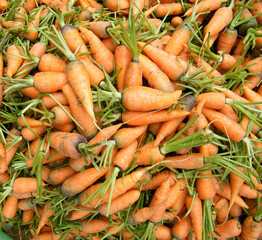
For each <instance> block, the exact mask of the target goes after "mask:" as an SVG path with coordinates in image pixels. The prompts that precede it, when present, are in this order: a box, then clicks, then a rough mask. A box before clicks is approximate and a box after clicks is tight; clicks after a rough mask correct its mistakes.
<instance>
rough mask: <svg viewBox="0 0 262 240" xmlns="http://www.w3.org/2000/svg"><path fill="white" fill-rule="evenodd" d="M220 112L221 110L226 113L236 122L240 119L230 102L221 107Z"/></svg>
mask: <svg viewBox="0 0 262 240" xmlns="http://www.w3.org/2000/svg"><path fill="white" fill-rule="evenodd" d="M219 112H221V113H222V114H224V115H225V116H227V117H228V118H230V119H232V120H233V121H235V122H238V121H239V118H238V116H237V114H236V113H235V111H234V110H233V108H232V107H231V106H230V105H228V104H225V106H224V107H222V108H220V109H219Z"/></svg>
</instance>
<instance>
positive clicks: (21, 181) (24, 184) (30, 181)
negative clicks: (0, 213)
mask: <svg viewBox="0 0 262 240" xmlns="http://www.w3.org/2000/svg"><path fill="white" fill-rule="evenodd" d="M42 185H43V186H44V183H42ZM12 189H13V193H16V194H23V193H31V192H36V190H37V183H36V178H30V177H27V178H26V177H18V178H16V179H15V180H14V183H13V186H12Z"/></svg>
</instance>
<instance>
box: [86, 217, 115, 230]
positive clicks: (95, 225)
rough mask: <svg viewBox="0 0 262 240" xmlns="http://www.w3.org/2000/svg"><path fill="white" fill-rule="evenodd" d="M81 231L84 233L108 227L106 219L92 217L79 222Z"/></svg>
mask: <svg viewBox="0 0 262 240" xmlns="http://www.w3.org/2000/svg"><path fill="white" fill-rule="evenodd" d="M81 226H82V231H83V232H84V233H98V232H101V231H104V230H105V229H107V228H109V227H110V223H109V221H108V220H102V219H92V220H85V221H82V222H81Z"/></svg>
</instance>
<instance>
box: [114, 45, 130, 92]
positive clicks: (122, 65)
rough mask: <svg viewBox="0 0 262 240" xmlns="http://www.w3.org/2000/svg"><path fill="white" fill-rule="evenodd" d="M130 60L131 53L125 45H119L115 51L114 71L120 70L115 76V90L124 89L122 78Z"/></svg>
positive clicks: (120, 90)
mask: <svg viewBox="0 0 262 240" xmlns="http://www.w3.org/2000/svg"><path fill="white" fill-rule="evenodd" d="M131 61H132V53H131V51H130V50H129V48H128V47H126V46H125V45H120V46H118V47H117V48H116V51H115V64H116V71H117V72H118V71H119V70H120V72H119V73H118V74H117V76H116V81H117V90H118V92H120V93H122V91H123V89H124V80H125V75H126V71H127V67H128V65H129V63H130V62H131Z"/></svg>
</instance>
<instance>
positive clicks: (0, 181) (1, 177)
mask: <svg viewBox="0 0 262 240" xmlns="http://www.w3.org/2000/svg"><path fill="white" fill-rule="evenodd" d="M9 179H10V176H9V174H8V173H7V172H4V173H2V174H0V184H4V183H6V182H8V181H9Z"/></svg>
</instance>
